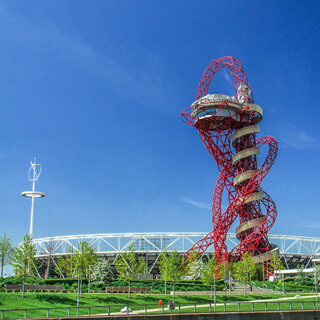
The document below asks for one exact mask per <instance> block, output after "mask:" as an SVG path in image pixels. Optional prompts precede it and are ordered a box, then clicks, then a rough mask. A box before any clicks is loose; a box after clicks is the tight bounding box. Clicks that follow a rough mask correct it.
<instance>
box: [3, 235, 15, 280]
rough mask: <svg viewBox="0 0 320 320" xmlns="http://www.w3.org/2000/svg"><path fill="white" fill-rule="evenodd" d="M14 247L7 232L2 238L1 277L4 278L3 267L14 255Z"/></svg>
mask: <svg viewBox="0 0 320 320" xmlns="http://www.w3.org/2000/svg"><path fill="white" fill-rule="evenodd" d="M13 252H14V250H13V248H12V245H11V241H10V239H9V238H7V235H6V233H4V235H3V237H1V238H0V263H1V278H3V268H4V266H5V265H6V264H9V263H10V262H11V260H12V256H13Z"/></svg>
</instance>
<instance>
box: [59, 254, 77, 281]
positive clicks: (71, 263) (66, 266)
mask: <svg viewBox="0 0 320 320" xmlns="http://www.w3.org/2000/svg"><path fill="white" fill-rule="evenodd" d="M74 267H75V257H74V255H73V254H70V255H67V256H66V257H59V258H58V259H57V261H56V266H55V269H54V270H55V272H56V273H57V274H60V276H62V275H63V276H64V277H66V278H73V272H74Z"/></svg>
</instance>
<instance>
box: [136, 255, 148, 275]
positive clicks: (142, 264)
mask: <svg viewBox="0 0 320 320" xmlns="http://www.w3.org/2000/svg"><path fill="white" fill-rule="evenodd" d="M136 273H137V274H146V273H147V264H146V261H145V259H144V258H143V257H140V258H139V259H138V265H137V270H136Z"/></svg>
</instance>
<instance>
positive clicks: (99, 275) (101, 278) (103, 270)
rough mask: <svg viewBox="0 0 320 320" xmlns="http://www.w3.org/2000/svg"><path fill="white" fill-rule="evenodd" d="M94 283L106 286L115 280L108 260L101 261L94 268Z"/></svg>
mask: <svg viewBox="0 0 320 320" xmlns="http://www.w3.org/2000/svg"><path fill="white" fill-rule="evenodd" d="M91 279H92V283H95V284H97V285H99V286H104V285H106V284H107V283H108V281H110V280H112V279H113V272H112V270H111V264H110V262H109V260H107V259H99V260H98V261H97V262H96V263H95V264H94V265H93V267H92V273H91Z"/></svg>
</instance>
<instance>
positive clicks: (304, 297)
mask: <svg viewBox="0 0 320 320" xmlns="http://www.w3.org/2000/svg"><path fill="white" fill-rule="evenodd" d="M314 297H316V295H310V296H301V297H300V298H299V299H307V298H314ZM318 297H319V296H318ZM292 299H295V297H283V298H274V299H262V300H250V301H240V303H246V302H247V303H251V302H255V303H256V302H276V301H285V300H292ZM237 303H238V302H237V301H234V302H227V303H226V305H227V306H230V305H236V304H237ZM212 305H213V303H211V306H212ZM209 306H210V304H197V308H204V307H206V308H209ZM216 306H224V303H220V302H219V303H216ZM193 307H194V304H193V305H190V306H181V307H180V309H188V308H189V309H190V308H193ZM163 310H165V311H169V308H164V309H163ZM148 312H154V313H155V312H159V308H155V309H148ZM144 313H145V311H144V310H134V311H132V312H130V313H129V314H144ZM159 313H162V312H159ZM124 314H125V313H123V312H113V313H111V315H112V316H116V315H124Z"/></svg>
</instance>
